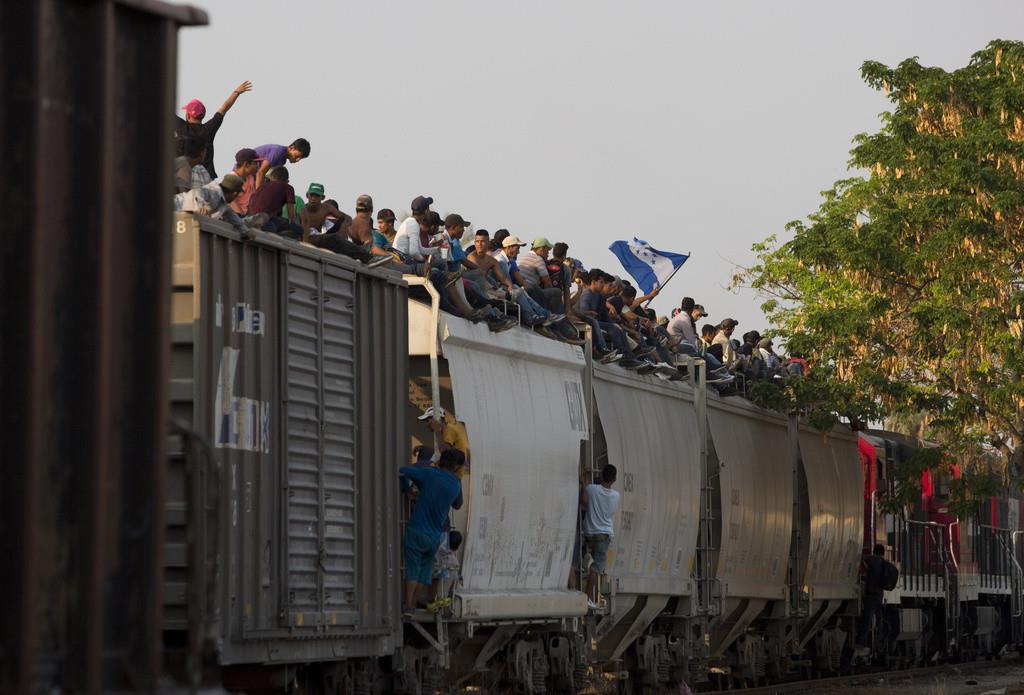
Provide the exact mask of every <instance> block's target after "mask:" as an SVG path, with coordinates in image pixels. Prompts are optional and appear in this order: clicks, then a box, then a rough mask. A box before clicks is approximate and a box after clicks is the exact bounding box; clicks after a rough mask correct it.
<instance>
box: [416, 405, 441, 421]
mask: <svg viewBox="0 0 1024 695" xmlns="http://www.w3.org/2000/svg"><path fill="white" fill-rule="evenodd" d="M438 410H440V411H441V417H444V416H445V412H444V408H438ZM432 417H434V406H430V407H429V408H427V409H426V410H424V411H423V414H422V415H420V416H419V417H418V418H416V419H417V420H429V419H430V418H432Z"/></svg>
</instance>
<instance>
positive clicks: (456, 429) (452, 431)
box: [441, 422, 469, 459]
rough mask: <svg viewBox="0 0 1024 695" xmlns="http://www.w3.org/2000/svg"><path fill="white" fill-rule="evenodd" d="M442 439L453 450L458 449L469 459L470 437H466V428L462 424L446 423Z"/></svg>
mask: <svg viewBox="0 0 1024 695" xmlns="http://www.w3.org/2000/svg"><path fill="white" fill-rule="evenodd" d="M441 439H442V441H444V443H445V444H447V445H448V446H450V447H451V448H453V449H458V450H459V451H461V452H462V453H464V454H465V455H466V458H467V459H468V458H469V437H468V436H467V435H466V426H465V425H463V424H462V423H461V422H451V423H449V422H446V423H445V425H444V432H443V433H442V434H441Z"/></svg>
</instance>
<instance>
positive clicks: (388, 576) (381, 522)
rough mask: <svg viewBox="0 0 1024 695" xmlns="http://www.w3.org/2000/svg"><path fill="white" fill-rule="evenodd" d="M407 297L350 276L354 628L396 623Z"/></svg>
mask: <svg viewBox="0 0 1024 695" xmlns="http://www.w3.org/2000/svg"><path fill="white" fill-rule="evenodd" d="M408 303H409V302H408V292H407V289H406V287H405V285H404V284H402V283H401V282H400V281H399V280H398V279H388V280H383V279H380V278H378V277H374V276H371V275H370V274H369V273H359V274H357V275H356V297H355V307H354V308H355V350H356V353H355V354H356V367H357V371H358V374H359V377H358V379H356V422H357V424H358V426H357V428H356V436H357V437H358V439H357V447H356V451H357V452H358V455H357V456H356V476H357V480H358V491H359V495H358V497H357V504H358V506H357V509H358V519H359V524H358V525H357V527H356V546H357V547H358V548H360V552H359V553H358V554H357V556H356V569H357V575H356V583H357V586H358V588H359V591H358V603H357V607H358V610H359V625H360V626H361V627H362V628H363V629H366V630H370V629H374V628H378V629H381V628H383V629H395V628H396V627H398V626H399V625H400V618H399V613H400V611H401V605H400V602H399V598H398V596H399V595H398V591H397V587H399V586H401V578H400V577H399V552H400V551H401V540H400V538H399V520H400V509H401V507H400V505H399V493H398V476H397V475H393V473H394V472H395V471H397V469H398V468H399V467H400V466H403V465H405V463H406V461H407V458H408V455H409V454H408V452H409V449H408V442H409V436H408V434H407V433H406V425H405V417H403V415H404V413H405V411H406V408H407V405H406V404H407V403H408V398H409V395H408V394H409V391H408V383H409V359H408V356H407V352H406V351H407V346H408V337H407V330H408V320H407V307H408Z"/></svg>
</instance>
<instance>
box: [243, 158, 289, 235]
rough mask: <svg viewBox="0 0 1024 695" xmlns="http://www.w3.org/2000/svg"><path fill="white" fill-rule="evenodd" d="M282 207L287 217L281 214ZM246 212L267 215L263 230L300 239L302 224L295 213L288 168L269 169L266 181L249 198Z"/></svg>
mask: <svg viewBox="0 0 1024 695" xmlns="http://www.w3.org/2000/svg"><path fill="white" fill-rule="evenodd" d="M282 208H284V209H285V213H286V214H287V217H282V216H281V209H282ZM247 212H248V214H249V215H261V214H262V215H266V216H267V218H268V219H267V222H266V223H265V224H264V225H263V227H262V229H263V231H265V232H272V233H274V234H280V235H281V236H283V237H287V238H289V239H293V240H295V241H299V240H301V239H302V226H301V225H300V224H299V220H298V216H297V215H296V214H295V189H294V188H292V186H291V184H290V183H288V169H286V168H285V167H274V168H273V169H271V170H270V176H269V177H268V178H267V181H266V182H265V183H264V184H263V185H262V186H260V187H259V189H258V190H257V191H256V193H255V194H253V196H252V198H251V199H250V200H249V209H248V211H247Z"/></svg>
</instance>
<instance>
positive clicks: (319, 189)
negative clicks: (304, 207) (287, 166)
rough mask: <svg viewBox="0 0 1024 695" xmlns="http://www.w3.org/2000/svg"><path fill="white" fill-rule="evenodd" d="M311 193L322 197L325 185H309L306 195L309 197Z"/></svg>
mask: <svg viewBox="0 0 1024 695" xmlns="http://www.w3.org/2000/svg"><path fill="white" fill-rule="evenodd" d="M310 193H312V194H313V195H319V196H322V195H323V194H324V185H323V184H322V183H311V184H309V188H307V189H306V195H309V194H310Z"/></svg>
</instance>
